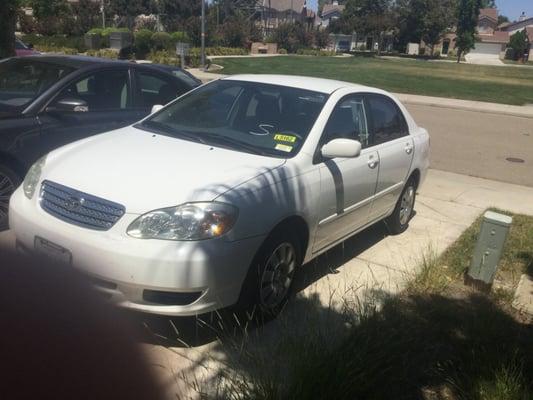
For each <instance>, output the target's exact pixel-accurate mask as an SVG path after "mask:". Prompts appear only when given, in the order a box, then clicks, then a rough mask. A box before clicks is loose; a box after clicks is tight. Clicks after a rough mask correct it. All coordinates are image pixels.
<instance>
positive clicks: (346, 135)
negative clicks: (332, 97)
mask: <svg viewBox="0 0 533 400" xmlns="http://www.w3.org/2000/svg"><path fill="white" fill-rule="evenodd" d="M337 138H342V139H353V140H358V141H359V142H361V146H362V147H363V148H365V147H368V145H369V142H368V128H367V121H366V113H365V104H364V101H363V98H362V97H361V96H348V97H345V98H344V99H342V100H341V101H340V102H339V103H338V104H337V105H336V106H335V109H334V110H333V113H332V114H331V116H330V117H329V120H328V123H327V125H326V128H325V129H324V134H323V137H322V140H321V143H322V144H325V143H327V142H329V141H330V140H333V139H337Z"/></svg>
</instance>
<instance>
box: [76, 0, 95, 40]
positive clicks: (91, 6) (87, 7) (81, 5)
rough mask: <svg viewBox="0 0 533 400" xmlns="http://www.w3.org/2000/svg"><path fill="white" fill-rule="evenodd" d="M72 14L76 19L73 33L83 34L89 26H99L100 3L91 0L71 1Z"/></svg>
mask: <svg viewBox="0 0 533 400" xmlns="http://www.w3.org/2000/svg"><path fill="white" fill-rule="evenodd" d="M71 8H72V15H73V16H74V18H75V19H76V26H75V31H74V33H75V34H77V35H80V34H84V33H86V32H87V31H89V30H90V29H91V28H95V27H96V26H101V15H100V4H99V3H96V2H94V1H93V0H79V1H78V2H77V3H72V5H71Z"/></svg>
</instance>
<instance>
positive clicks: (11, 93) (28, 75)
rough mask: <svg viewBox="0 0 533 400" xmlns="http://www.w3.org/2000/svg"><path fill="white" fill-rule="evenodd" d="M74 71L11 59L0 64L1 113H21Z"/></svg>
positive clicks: (51, 65)
mask: <svg viewBox="0 0 533 400" xmlns="http://www.w3.org/2000/svg"><path fill="white" fill-rule="evenodd" d="M73 70H74V69H73V68H70V67H65V66H62V65H56V64H50V63H45V62H39V61H34V60H21V59H10V60H6V61H5V62H2V63H0V113H9V112H16V111H21V110H22V109H23V108H24V107H25V106H27V105H29V104H30V103H31V102H32V101H33V100H34V99H35V98H37V96H39V95H40V94H41V93H43V92H44V91H45V90H46V89H48V88H49V87H50V86H52V85H53V84H54V83H56V82H57V81H59V80H60V79H61V78H63V77H64V76H66V75H67V74H69V73H70V72H72V71H73Z"/></svg>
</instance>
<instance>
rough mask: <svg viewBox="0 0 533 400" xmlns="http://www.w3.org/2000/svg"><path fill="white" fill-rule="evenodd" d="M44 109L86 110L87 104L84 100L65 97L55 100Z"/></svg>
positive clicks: (87, 109) (87, 108)
mask: <svg viewBox="0 0 533 400" xmlns="http://www.w3.org/2000/svg"><path fill="white" fill-rule="evenodd" d="M46 111H70V112H87V111H89V106H88V105H87V102H86V101H85V100H82V99H77V98H74V97H65V98H63V99H61V100H58V101H56V102H55V103H54V104H53V105H52V106H50V107H47V109H46Z"/></svg>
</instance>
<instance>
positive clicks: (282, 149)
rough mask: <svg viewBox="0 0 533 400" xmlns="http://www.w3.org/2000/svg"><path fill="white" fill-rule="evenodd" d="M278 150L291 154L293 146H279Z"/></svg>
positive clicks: (277, 146)
mask: <svg viewBox="0 0 533 400" xmlns="http://www.w3.org/2000/svg"><path fill="white" fill-rule="evenodd" d="M276 150H280V151H284V152H285V153H290V152H291V151H292V146H287V145H286V144H279V143H278V144H277V145H276Z"/></svg>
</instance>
